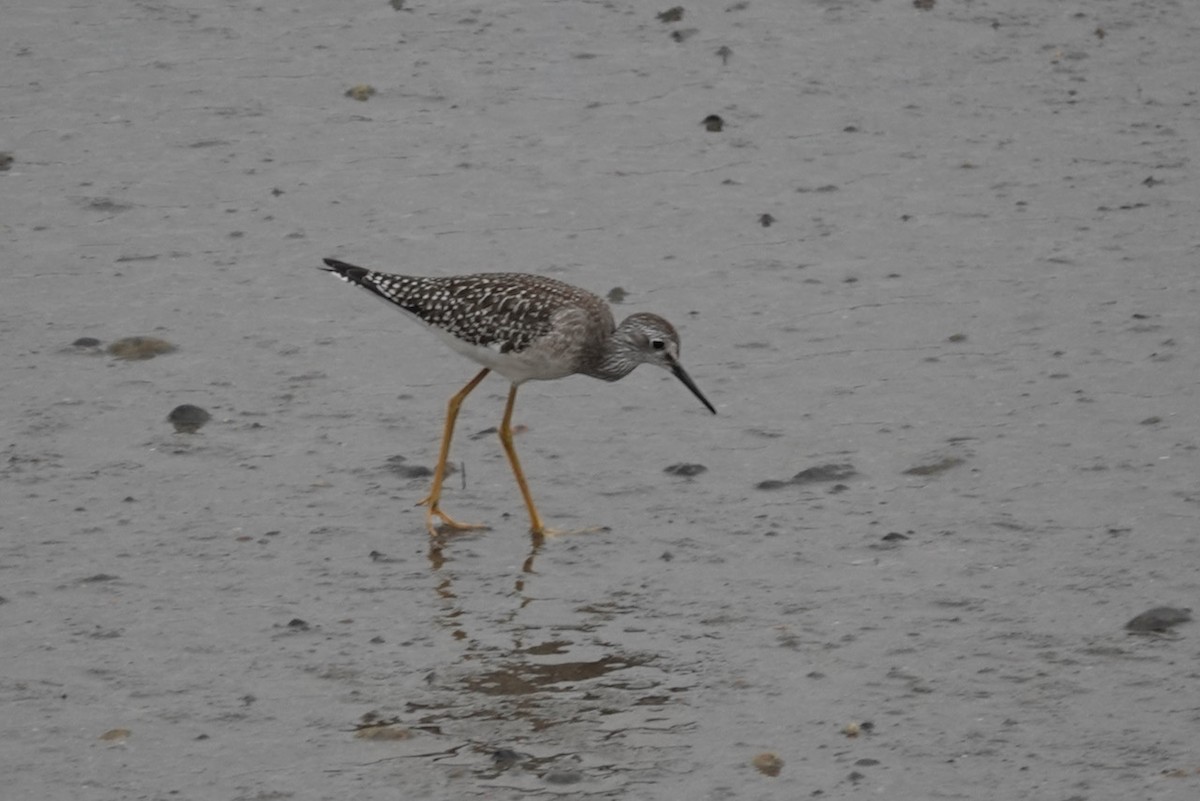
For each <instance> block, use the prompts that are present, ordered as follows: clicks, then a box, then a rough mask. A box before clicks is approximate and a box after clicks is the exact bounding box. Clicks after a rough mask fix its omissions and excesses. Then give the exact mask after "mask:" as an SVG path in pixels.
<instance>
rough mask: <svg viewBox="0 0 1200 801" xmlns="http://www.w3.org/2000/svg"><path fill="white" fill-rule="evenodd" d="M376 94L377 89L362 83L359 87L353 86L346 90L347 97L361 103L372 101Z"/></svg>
mask: <svg viewBox="0 0 1200 801" xmlns="http://www.w3.org/2000/svg"><path fill="white" fill-rule="evenodd" d="M374 94H375V87H374V86H371V85H370V84H367V83H360V84H358V85H357V86H351V87H350V88H349V89H347V90H346V97H349V98H351V99H352V100H357V101H359V102H360V103H365V102H367V101H368V100H370V99H371V98H372V97H373V96H374Z"/></svg>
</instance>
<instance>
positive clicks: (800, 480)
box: [791, 464, 858, 484]
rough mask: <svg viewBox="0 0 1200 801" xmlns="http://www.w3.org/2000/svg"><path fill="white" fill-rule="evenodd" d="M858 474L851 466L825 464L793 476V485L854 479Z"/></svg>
mask: <svg viewBox="0 0 1200 801" xmlns="http://www.w3.org/2000/svg"><path fill="white" fill-rule="evenodd" d="M857 472H858V471H856V470H855V469H854V466H853V465H849V464H823V465H819V466H817V467H810V468H808V469H807V470H801V471H800V472H799V473H797V474H796V475H794V476H792V482H791V483H793V484H815V483H817V482H821V481H842V480H844V479H847V478H851V477H853V476H854V475H856V474H857Z"/></svg>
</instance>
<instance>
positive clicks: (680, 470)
mask: <svg viewBox="0 0 1200 801" xmlns="http://www.w3.org/2000/svg"><path fill="white" fill-rule="evenodd" d="M663 472H664V473H668V474H670V475H672V476H683V477H684V478H691V477H692V476H698V475H700V474H701V473H706V472H708V468H707V467H705V466H704V465H702V464H686V463H681V464H673V465H668V466H667V467H664V468H663Z"/></svg>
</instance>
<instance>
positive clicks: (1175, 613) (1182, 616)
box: [1125, 606, 1192, 634]
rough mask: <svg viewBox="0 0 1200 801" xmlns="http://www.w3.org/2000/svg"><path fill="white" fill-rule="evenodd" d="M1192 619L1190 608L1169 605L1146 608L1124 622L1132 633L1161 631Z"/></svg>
mask: <svg viewBox="0 0 1200 801" xmlns="http://www.w3.org/2000/svg"><path fill="white" fill-rule="evenodd" d="M1191 619H1192V610H1191V609H1177V608H1175V607H1171V606H1156V607H1154V608H1153V609H1147V610H1146V611H1145V612H1142V613H1141V614H1140V615H1138V616H1137V617H1135V618H1133V619H1132V620H1130V621H1129V622H1128V623H1126V624H1125V628H1126V629H1128V630H1129V631H1131V632H1134V633H1140V634H1145V633H1147V632H1153V633H1163V632H1165V631H1167V630H1168V629H1170V628H1171V627H1172V626H1178V625H1179V624H1180V623H1187V622H1188V621H1190V620H1191Z"/></svg>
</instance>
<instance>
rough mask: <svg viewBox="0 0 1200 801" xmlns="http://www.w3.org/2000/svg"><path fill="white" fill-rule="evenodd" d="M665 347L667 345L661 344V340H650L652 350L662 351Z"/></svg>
mask: <svg viewBox="0 0 1200 801" xmlns="http://www.w3.org/2000/svg"><path fill="white" fill-rule="evenodd" d="M666 346H667V343H666V342H663V341H662V340H661V339H652V340H650V347H651V348H653V349H654V350H662V349H663V348H665V347H666Z"/></svg>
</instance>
